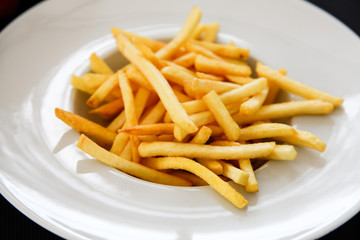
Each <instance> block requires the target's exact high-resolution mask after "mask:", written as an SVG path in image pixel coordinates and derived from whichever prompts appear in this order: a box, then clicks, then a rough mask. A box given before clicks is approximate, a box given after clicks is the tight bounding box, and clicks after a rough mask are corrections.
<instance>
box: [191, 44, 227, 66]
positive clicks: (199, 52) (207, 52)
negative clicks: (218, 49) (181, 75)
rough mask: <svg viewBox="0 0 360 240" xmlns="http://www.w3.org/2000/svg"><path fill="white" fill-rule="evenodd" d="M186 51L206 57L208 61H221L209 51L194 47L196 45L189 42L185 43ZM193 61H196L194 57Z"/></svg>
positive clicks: (198, 46)
mask: <svg viewBox="0 0 360 240" xmlns="http://www.w3.org/2000/svg"><path fill="white" fill-rule="evenodd" d="M186 49H187V50H188V51H189V52H194V53H197V54H200V55H203V56H205V57H208V58H210V59H216V60H219V61H222V58H221V57H219V56H218V55H216V54H215V53H213V52H212V51H210V50H209V49H207V48H204V47H202V46H200V45H196V44H194V43H192V42H191V41H189V42H187V43H186ZM195 61H196V57H195ZM194 63H195V62H194Z"/></svg>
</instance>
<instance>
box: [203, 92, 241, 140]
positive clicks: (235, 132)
mask: <svg viewBox="0 0 360 240" xmlns="http://www.w3.org/2000/svg"><path fill="white" fill-rule="evenodd" d="M203 100H204V102H205V104H206V106H207V107H208V108H209V110H210V112H212V114H213V115H214V117H215V119H216V121H217V123H218V124H219V125H220V126H221V127H222V128H223V129H224V133H225V135H226V137H227V138H228V139H229V140H230V141H235V140H237V139H239V137H240V127H239V125H238V124H237V123H236V122H235V121H234V120H233V119H232V117H231V115H230V113H229V111H228V110H227V109H226V107H225V105H224V104H223V103H222V101H221V99H220V97H219V96H218V95H217V94H216V92H215V91H211V92H209V93H208V94H206V95H205V96H204V97H203Z"/></svg>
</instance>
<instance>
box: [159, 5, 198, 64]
mask: <svg viewBox="0 0 360 240" xmlns="http://www.w3.org/2000/svg"><path fill="white" fill-rule="evenodd" d="M200 18H201V10H200V9H199V8H198V7H193V8H192V10H191V13H190V15H189V16H188V18H187V19H186V21H185V23H184V25H183V26H182V28H181V29H180V31H179V32H178V34H177V35H176V36H175V37H174V38H173V39H172V40H171V41H170V42H169V43H168V44H167V45H166V46H165V47H163V48H161V49H160V50H159V51H158V52H156V56H157V57H158V58H160V59H169V58H170V57H171V56H172V55H173V54H174V53H175V52H176V50H177V49H178V48H179V47H180V46H181V45H183V43H184V42H186V41H187V40H188V39H189V38H190V37H191V35H192V33H193V32H194V31H195V29H196V26H197V25H198V24H199V21H200Z"/></svg>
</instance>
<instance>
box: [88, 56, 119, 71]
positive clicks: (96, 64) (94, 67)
mask: <svg viewBox="0 0 360 240" xmlns="http://www.w3.org/2000/svg"><path fill="white" fill-rule="evenodd" d="M90 69H91V71H93V72H94V73H100V74H113V73H114V71H113V70H111V68H110V67H109V66H108V65H107V64H106V63H105V62H104V61H103V60H102V59H101V58H99V57H98V56H97V55H96V54H95V53H93V54H91V56H90Z"/></svg>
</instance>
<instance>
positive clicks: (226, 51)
mask: <svg viewBox="0 0 360 240" xmlns="http://www.w3.org/2000/svg"><path fill="white" fill-rule="evenodd" d="M191 42H192V43H195V44H197V45H200V46H202V47H204V48H207V49H209V50H211V51H212V52H214V53H215V54H217V55H219V56H222V57H228V58H238V59H243V60H246V59H248V57H249V54H250V50H249V49H248V48H241V47H237V46H235V45H223V44H218V43H213V42H208V41H197V40H191Z"/></svg>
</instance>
